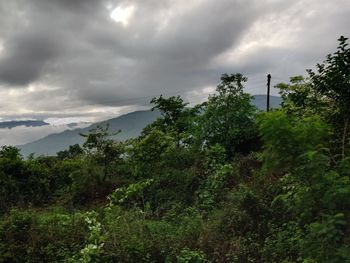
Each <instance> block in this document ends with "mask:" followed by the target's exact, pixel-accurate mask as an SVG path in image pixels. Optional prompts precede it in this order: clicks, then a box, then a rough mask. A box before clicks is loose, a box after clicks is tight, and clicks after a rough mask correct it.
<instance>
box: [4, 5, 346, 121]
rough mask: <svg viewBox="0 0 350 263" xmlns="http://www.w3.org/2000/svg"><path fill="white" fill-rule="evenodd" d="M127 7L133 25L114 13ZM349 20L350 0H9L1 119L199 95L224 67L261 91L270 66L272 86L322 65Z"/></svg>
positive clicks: (102, 112)
mask: <svg viewBox="0 0 350 263" xmlns="http://www.w3.org/2000/svg"><path fill="white" fill-rule="evenodd" d="M128 7H132V14H130V15H129V17H127V20H128V21H127V23H120V22H116V21H115V20H113V19H112V18H111V13H112V12H113V10H115V9H116V8H120V10H123V8H124V9H125V8H128ZM349 22H350V3H349V2H348V1H347V0H334V1H329V2H327V3H322V5H320V4H319V2H318V1H316V0H311V1H306V0H296V1H285V0H283V1H282V0H264V1H258V0H247V1H243V0H235V1H232V0H218V1H211V0H193V1H184V0H172V1H171V0H164V1H156V0H143V1H138V0H119V1H117V0H76V1H70V0H52V1H46V0H26V1H24V0H14V1H3V2H1V4H0V44H1V46H2V47H3V48H2V51H0V95H1V97H0V105H1V106H0V116H6V117H9V116H11V117H18V118H21V117H23V116H41V117H57V118H59V117H78V116H90V118H94V117H96V116H98V118H102V116H105V117H107V116H110V115H111V114H114V113H115V114H117V113H120V112H123V111H124V110H125V109H129V110H132V109H136V108H140V107H144V106H145V105H146V104H147V102H148V101H149V100H150V98H151V97H152V96H156V95H158V94H165V95H175V94H182V95H184V96H185V97H186V98H187V99H188V100H190V101H192V102H196V101H199V100H201V99H202V98H200V97H201V96H200V95H198V94H201V93H202V94H204V95H203V96H205V94H206V92H205V90H207V87H213V86H215V85H216V84H217V82H218V79H219V77H220V75H221V74H222V73H224V72H242V73H243V74H245V75H248V77H249V79H250V81H249V82H248V84H247V90H248V91H249V92H252V93H254V94H257V93H263V92H265V82H266V74H267V73H271V74H272V76H273V83H274V82H277V81H281V80H287V79H288V77H289V76H291V75H295V74H301V73H303V72H304V69H305V68H309V67H312V66H313V65H315V64H316V63H317V62H321V61H322V60H323V58H324V57H325V55H326V54H327V53H329V52H332V51H333V50H334V49H335V47H336V39H337V38H338V37H339V36H340V35H341V34H343V35H350V29H349V28H348V24H349ZM194 94H196V95H194ZM106 109H107V110H106Z"/></svg>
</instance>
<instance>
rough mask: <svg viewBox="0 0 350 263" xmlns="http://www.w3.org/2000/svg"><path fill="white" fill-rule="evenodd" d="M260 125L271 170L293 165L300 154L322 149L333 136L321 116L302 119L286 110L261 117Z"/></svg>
mask: <svg viewBox="0 0 350 263" xmlns="http://www.w3.org/2000/svg"><path fill="white" fill-rule="evenodd" d="M258 125H259V130H260V136H261V138H262V140H263V142H264V158H265V165H266V166H267V167H268V168H269V167H274V168H285V169H288V168H290V167H291V166H294V165H295V164H296V163H297V162H298V157H299V156H300V155H301V154H303V153H305V152H306V151H308V150H314V149H317V148H320V147H322V145H323V144H324V142H325V139H326V138H327V136H329V135H330V130H329V127H328V125H327V124H325V123H324V122H322V121H321V120H320V118H319V117H318V116H312V117H305V118H299V117H296V116H293V115H291V114H287V113H285V112H284V111H283V110H276V111H273V112H268V113H263V114H261V115H260V116H259V118H258Z"/></svg>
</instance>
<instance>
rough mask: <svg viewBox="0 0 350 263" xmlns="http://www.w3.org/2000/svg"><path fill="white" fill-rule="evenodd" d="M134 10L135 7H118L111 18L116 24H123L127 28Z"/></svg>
mask: <svg viewBox="0 0 350 263" xmlns="http://www.w3.org/2000/svg"><path fill="white" fill-rule="evenodd" d="M134 10H135V7H134V6H126V7H125V6H118V7H117V8H115V9H114V10H113V11H112V13H111V14H110V17H111V18H112V19H113V20H114V21H115V22H117V23H121V24H122V25H123V26H127V25H128V23H129V20H130V18H131V16H132V14H133V12H134Z"/></svg>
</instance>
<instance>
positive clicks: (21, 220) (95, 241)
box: [0, 37, 350, 263]
mask: <svg viewBox="0 0 350 263" xmlns="http://www.w3.org/2000/svg"><path fill="white" fill-rule="evenodd" d="M308 72H309V77H307V78H304V77H301V76H297V77H293V78H291V80H290V83H288V84H286V83H281V84H279V85H277V87H278V88H279V89H280V92H281V96H282V98H283V102H282V106H281V108H279V109H274V110H272V111H270V112H259V111H258V110H257V109H256V108H255V107H254V106H252V104H251V96H250V95H249V94H247V93H245V92H244V89H243V88H244V82H245V81H246V80H247V78H245V77H244V76H243V75H241V74H232V75H228V74H224V75H222V77H221V83H220V84H219V85H218V87H217V90H216V93H215V94H214V95H211V96H210V97H209V98H208V100H207V101H206V102H204V103H203V104H200V105H196V106H194V107H188V105H187V103H185V102H184V101H183V99H182V98H181V97H179V96H177V97H170V98H164V97H163V96H160V97H158V98H154V99H152V101H151V102H152V103H153V105H154V109H156V110H159V111H160V113H161V117H160V118H158V119H157V120H156V121H155V122H153V123H151V124H150V125H148V126H147V127H145V129H144V130H143V132H142V134H141V135H140V136H139V137H138V138H135V139H130V140H127V141H124V142H118V141H115V140H113V137H111V136H112V135H113V134H115V132H114V131H112V132H110V131H109V130H108V127H98V128H97V129H95V130H92V131H91V132H90V133H89V134H84V135H83V136H84V137H85V139H86V142H85V143H84V144H83V146H82V147H81V146H79V145H73V146H71V147H69V149H67V150H65V151H61V152H59V153H57V155H56V156H52V157H48V156H40V157H38V158H34V157H30V158H28V159H24V158H22V156H21V155H20V152H19V151H18V149H16V148H14V147H11V146H5V147H2V148H1V150H0V219H1V221H0V262H179V263H180V262H181V263H182V262H183V263H184V262H192V263H200V262H305V263H312V262H334V263H336V262H350V235H349V231H350V139H349V138H350V137H349V133H350V128H349V109H350V95H349V94H350V49H349V47H348V44H347V39H346V38H344V37H341V38H340V39H339V47H338V50H337V51H336V52H335V53H334V54H332V55H329V56H328V57H327V59H326V61H325V62H324V63H323V64H318V65H317V69H316V71H311V70H310V71H308ZM117 132H118V131H117Z"/></svg>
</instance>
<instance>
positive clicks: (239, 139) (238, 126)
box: [199, 73, 256, 157]
mask: <svg viewBox="0 0 350 263" xmlns="http://www.w3.org/2000/svg"><path fill="white" fill-rule="evenodd" d="M246 81H247V78H246V77H244V76H243V75H242V74H239V73H237V74H231V75H228V74H224V75H222V76H221V83H220V84H219V85H218V86H217V88H216V91H217V94H214V95H211V96H210V97H209V99H208V102H205V103H204V105H203V106H204V113H203V114H202V116H201V121H200V125H199V126H200V133H201V135H200V137H202V138H201V139H202V142H203V144H204V145H205V146H210V145H215V144H217V143H218V144H221V145H222V146H224V148H225V150H226V153H227V155H228V156H229V157H232V156H233V154H234V152H235V151H237V150H238V151H239V150H240V149H239V146H240V145H242V144H244V143H246V144H248V141H249V140H251V139H252V138H253V137H254V136H255V134H254V117H255V113H256V108H255V107H254V106H253V105H252V104H251V103H250V101H251V98H252V96H251V95H249V94H247V93H245V92H244V91H243V88H244V87H243V83H244V82H246Z"/></svg>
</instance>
